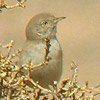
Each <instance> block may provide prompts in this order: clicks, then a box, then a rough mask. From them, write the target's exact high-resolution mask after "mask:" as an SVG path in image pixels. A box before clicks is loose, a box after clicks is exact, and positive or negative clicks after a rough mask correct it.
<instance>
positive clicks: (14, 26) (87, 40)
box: [0, 0, 100, 86]
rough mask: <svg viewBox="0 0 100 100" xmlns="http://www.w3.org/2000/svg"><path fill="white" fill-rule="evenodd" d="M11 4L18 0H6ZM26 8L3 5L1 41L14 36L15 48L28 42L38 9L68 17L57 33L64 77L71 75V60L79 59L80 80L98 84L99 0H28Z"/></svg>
mask: <svg viewBox="0 0 100 100" xmlns="http://www.w3.org/2000/svg"><path fill="white" fill-rule="evenodd" d="M6 3H7V4H8V5H13V4H15V3H16V2H15V0H6ZM25 5H26V7H25V8H20V7H18V8H14V9H9V10H8V9H3V12H2V13H0V43H2V44H7V43H9V42H10V40H14V47H13V51H17V49H19V48H22V45H23V43H24V42H25V27H26V25H27V23H28V21H29V20H30V18H31V17H32V16H34V15H36V14H38V13H42V12H47V13H52V14H54V15H55V16H56V17H62V16H64V17H67V19H65V20H63V21H61V22H59V24H58V34H57V37H58V39H59V41H60V44H61V46H62V49H63V54H64V65H63V67H64V70H63V76H62V79H64V78H66V77H71V75H72V71H71V70H70V64H71V62H72V60H75V62H76V63H78V67H79V72H78V81H79V83H80V85H82V86H83V85H84V83H85V81H87V80H88V81H89V83H90V86H95V85H97V83H99V81H100V0H27V1H26V2H25ZM80 80H81V81H80Z"/></svg>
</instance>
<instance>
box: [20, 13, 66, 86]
mask: <svg viewBox="0 0 100 100" xmlns="http://www.w3.org/2000/svg"><path fill="white" fill-rule="evenodd" d="M64 18H65V17H59V18H56V17H54V16H53V15H52V14H49V13H41V14H38V15H36V16H34V17H33V18H32V19H31V20H30V21H29V23H28V25H27V27H26V42H25V44H24V47H23V51H22V52H21V55H20V64H21V65H23V64H26V63H27V62H28V61H29V60H32V64H33V65H38V64H41V63H42V62H43V61H44V56H45V47H46V43H45V41H44V39H45V38H48V39H50V44H51V46H50V48H49V56H50V57H51V59H50V60H49V62H48V65H43V66H41V67H38V68H35V69H33V70H31V78H32V79H33V80H34V81H38V82H39V84H40V85H41V86H43V87H48V85H50V84H52V83H53V81H54V80H56V81H59V79H60V77H61V73H62V49H61V47H60V44H59V42H58V40H57V38H56V33H57V30H56V25H57V22H59V21H60V20H62V19H64ZM28 85H29V86H31V84H30V83H29V82H28Z"/></svg>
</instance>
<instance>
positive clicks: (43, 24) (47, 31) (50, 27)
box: [26, 13, 65, 40]
mask: <svg viewBox="0 0 100 100" xmlns="http://www.w3.org/2000/svg"><path fill="white" fill-rule="evenodd" d="M62 19H65V17H59V18H56V17H54V16H53V15H52V14H50V13H41V14H38V15H36V16H34V17H32V19H31V20H30V21H29V23H28V25H27V27H26V38H27V39H28V40H35V39H44V38H54V37H56V26H57V23H58V22H59V21H61V20H62Z"/></svg>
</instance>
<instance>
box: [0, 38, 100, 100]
mask: <svg viewBox="0 0 100 100" xmlns="http://www.w3.org/2000/svg"><path fill="white" fill-rule="evenodd" d="M13 43H14V42H13V41H11V42H10V43H9V44H7V45H1V44H0V47H1V48H5V49H6V48H7V50H8V53H7V54H5V55H4V54H3V53H2V51H0V100H46V99H49V100H67V99H69V98H70V99H71V100H95V97H96V96H97V95H100V90H99V87H100V84H98V85H97V86H96V87H89V85H88V82H86V83H85V85H84V86H83V87H81V86H79V85H78V82H77V72H78V67H77V64H76V63H75V62H74V61H73V62H72V64H71V70H72V72H73V73H72V77H71V78H66V79H64V80H62V82H61V83H60V85H59V86H58V83H57V82H56V81H54V84H53V86H49V89H45V88H43V87H42V86H40V85H39V83H37V82H34V80H32V79H31V78H30V70H31V68H36V67H41V66H43V65H44V64H48V63H49V60H50V58H52V57H49V48H50V40H49V39H45V43H46V47H45V48H44V49H45V51H46V52H45V55H44V61H43V62H42V63H41V64H40V65H34V66H33V65H32V64H31V60H30V61H29V63H28V64H25V65H22V66H20V67H19V65H18V64H17V63H16V62H14V61H13V59H14V58H15V57H17V56H18V55H19V53H20V52H21V49H19V50H18V51H17V52H15V53H13V54H12V53H11V49H12V46H13ZM22 69H24V70H26V71H27V72H28V74H27V75H22V74H21V70H22ZM25 81H30V82H32V83H33V85H34V87H33V88H32V89H29V87H28V86H27V85H26V84H25ZM94 91H95V93H94Z"/></svg>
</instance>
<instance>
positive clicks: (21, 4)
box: [0, 0, 26, 11]
mask: <svg viewBox="0 0 100 100" xmlns="http://www.w3.org/2000/svg"><path fill="white" fill-rule="evenodd" d="M24 2H26V0H17V3H16V4H15V5H11V6H8V5H7V4H6V3H5V0H1V1H0V11H2V9H4V8H6V9H12V8H16V7H25V5H24Z"/></svg>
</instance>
